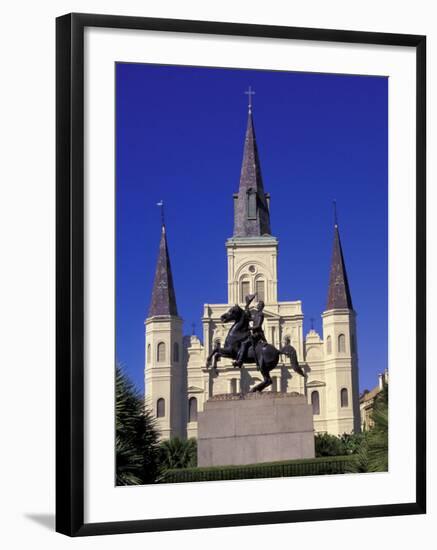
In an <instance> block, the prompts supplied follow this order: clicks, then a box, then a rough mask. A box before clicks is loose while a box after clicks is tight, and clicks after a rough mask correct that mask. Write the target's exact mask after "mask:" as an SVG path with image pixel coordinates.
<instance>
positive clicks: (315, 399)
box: [311, 390, 320, 414]
mask: <svg viewBox="0 0 437 550" xmlns="http://www.w3.org/2000/svg"><path fill="white" fill-rule="evenodd" d="M311 405H312V406H313V414H320V398H319V392H318V391H317V390H315V391H313V392H312V393H311Z"/></svg>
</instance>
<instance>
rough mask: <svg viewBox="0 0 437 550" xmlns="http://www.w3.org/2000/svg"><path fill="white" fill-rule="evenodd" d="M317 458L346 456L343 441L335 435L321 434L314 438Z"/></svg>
mask: <svg viewBox="0 0 437 550" xmlns="http://www.w3.org/2000/svg"><path fill="white" fill-rule="evenodd" d="M314 442H315V448H316V456H341V455H345V454H346V451H345V446H344V444H343V441H342V440H341V439H340V438H339V437H336V436H335V435H331V434H326V433H321V434H316V435H315V438H314Z"/></svg>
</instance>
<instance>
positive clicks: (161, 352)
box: [156, 342, 165, 363]
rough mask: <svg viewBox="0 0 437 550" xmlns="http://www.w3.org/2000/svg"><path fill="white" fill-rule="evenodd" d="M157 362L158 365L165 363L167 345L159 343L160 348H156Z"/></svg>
mask: <svg viewBox="0 0 437 550" xmlns="http://www.w3.org/2000/svg"><path fill="white" fill-rule="evenodd" d="M156 360H157V361H158V363H163V362H164V361H165V343H164V342H159V344H158V347H157V348H156Z"/></svg>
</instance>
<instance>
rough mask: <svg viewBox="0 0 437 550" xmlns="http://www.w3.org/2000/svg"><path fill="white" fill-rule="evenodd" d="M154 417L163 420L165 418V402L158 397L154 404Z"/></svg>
mask: <svg viewBox="0 0 437 550" xmlns="http://www.w3.org/2000/svg"><path fill="white" fill-rule="evenodd" d="M156 416H157V417H158V418H163V417H164V416H165V400H164V399H163V398H162V397H160V398H159V399H158V401H157V402H156Z"/></svg>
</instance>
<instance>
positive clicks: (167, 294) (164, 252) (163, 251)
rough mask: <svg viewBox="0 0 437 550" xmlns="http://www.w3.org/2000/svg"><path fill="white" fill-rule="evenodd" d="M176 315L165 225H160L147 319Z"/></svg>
mask: <svg viewBox="0 0 437 550" xmlns="http://www.w3.org/2000/svg"><path fill="white" fill-rule="evenodd" d="M177 314H178V309H177V306H176V294H175V291H174V286H173V276H172V272H171V265H170V257H169V254H168V245H167V236H166V232H165V225H162V229H161V241H160V243H159V255H158V262H157V264H156V271H155V280H154V283H153V291H152V300H151V303H150V309H149V317H154V316H156V315H177Z"/></svg>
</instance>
